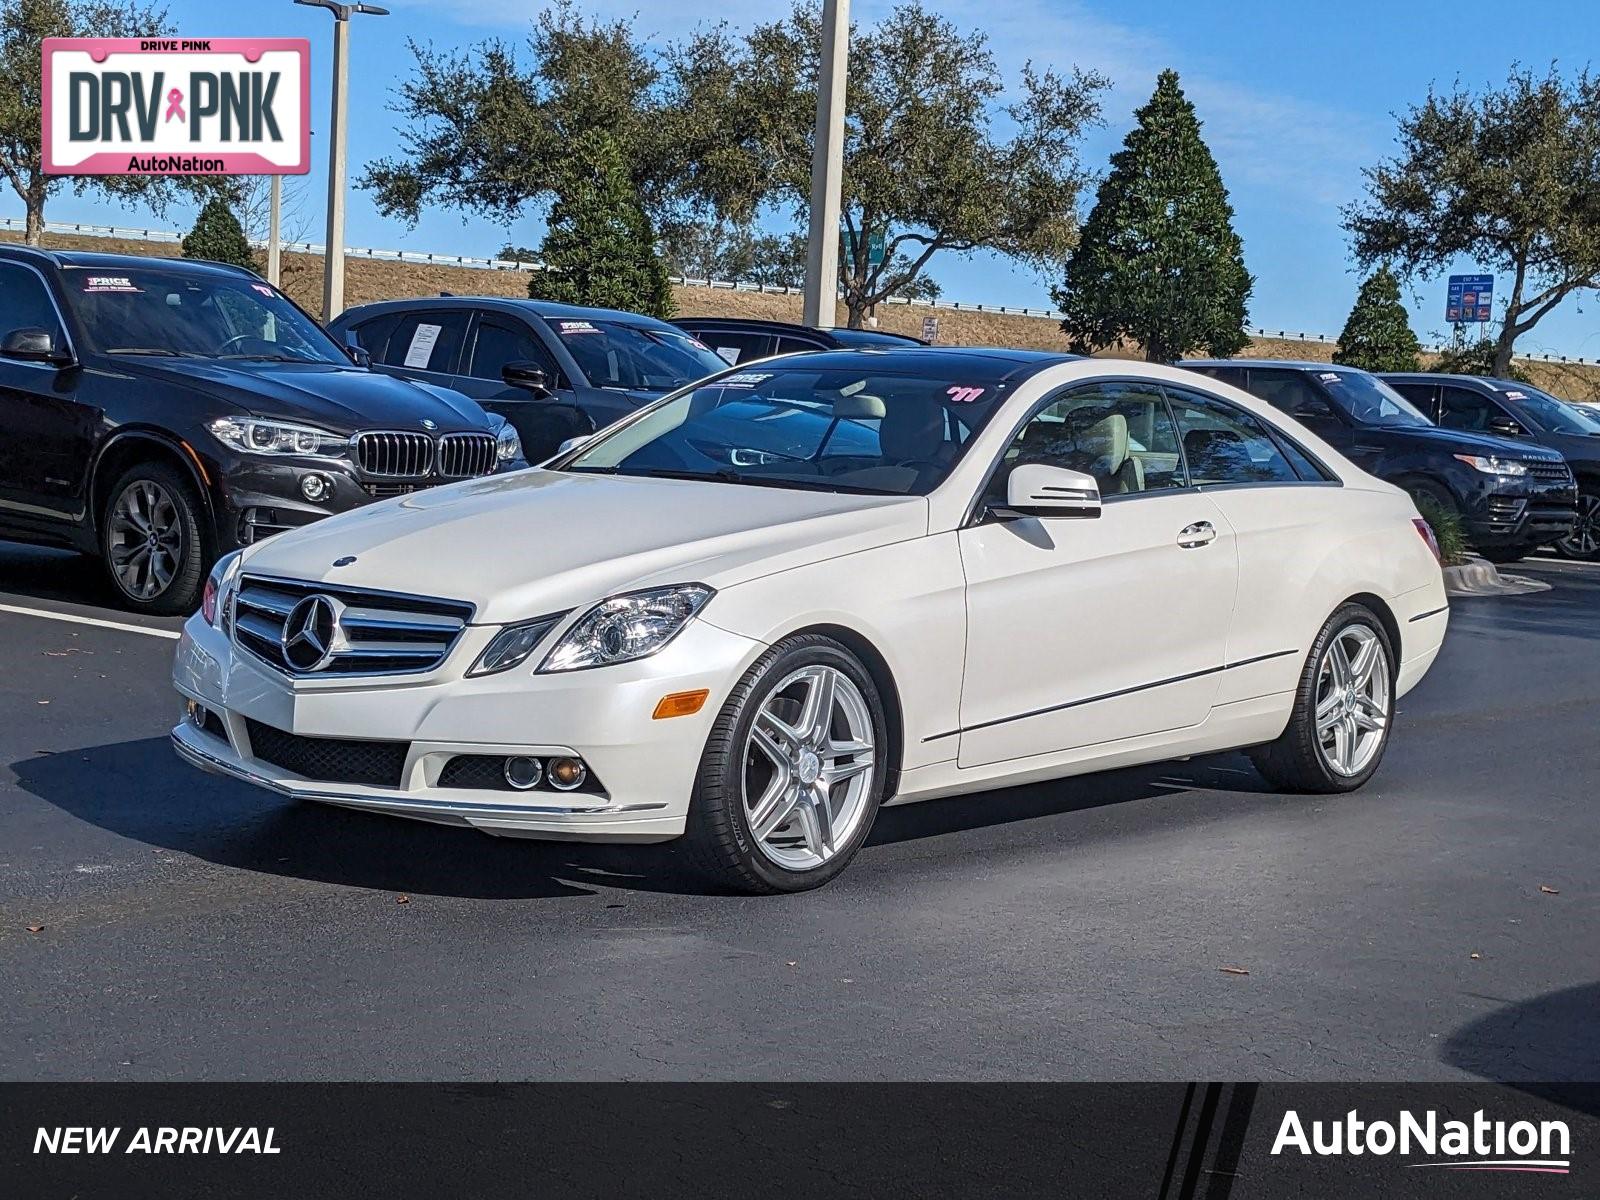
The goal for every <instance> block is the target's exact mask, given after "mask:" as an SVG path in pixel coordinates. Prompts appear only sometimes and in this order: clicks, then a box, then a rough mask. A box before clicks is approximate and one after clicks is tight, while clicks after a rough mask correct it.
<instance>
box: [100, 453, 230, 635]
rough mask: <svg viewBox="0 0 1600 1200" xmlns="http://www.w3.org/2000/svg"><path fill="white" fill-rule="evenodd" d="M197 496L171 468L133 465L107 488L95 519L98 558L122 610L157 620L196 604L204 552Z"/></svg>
mask: <svg viewBox="0 0 1600 1200" xmlns="http://www.w3.org/2000/svg"><path fill="white" fill-rule="evenodd" d="M202 528H203V527H202V525H201V510H200V500H199V497H198V496H196V495H195V491H194V488H193V486H192V485H191V484H190V483H189V481H188V480H187V479H185V478H184V477H183V476H182V475H181V474H179V473H178V472H177V471H175V470H174V469H173V468H171V467H169V466H167V465H166V464H165V463H160V462H146V463H138V464H136V465H135V466H133V467H130V468H129V469H128V470H126V471H124V472H123V473H122V475H121V476H119V477H118V479H117V481H116V482H115V483H114V484H112V485H111V490H110V492H109V493H108V499H107V501H106V507H105V511H104V512H103V513H101V514H100V553H101V557H102V560H103V561H104V563H105V567H106V574H107V575H108V576H109V577H110V579H111V585H112V587H114V588H115V589H116V591H117V595H118V597H119V598H120V599H121V601H122V603H123V605H124V606H125V607H127V608H130V609H132V610H133V611H135V612H142V613H150V614H152V615H158V616H174V615H186V614H188V613H192V612H193V611H194V610H195V609H196V608H197V607H199V604H200V589H201V587H202V586H203V585H204V582H205V574H206V553H205V541H204V537H203V535H202Z"/></svg>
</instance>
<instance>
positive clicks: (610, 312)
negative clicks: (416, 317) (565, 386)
mask: <svg viewBox="0 0 1600 1200" xmlns="http://www.w3.org/2000/svg"><path fill="white" fill-rule="evenodd" d="M417 308H428V309H434V310H438V309H453V308H468V309H471V308H486V309H492V310H494V311H496V312H507V313H512V312H519V313H524V314H528V313H531V314H532V315H534V316H536V317H543V318H546V319H551V320H567V321H611V322H615V323H617V324H621V325H635V326H643V327H644V328H647V329H662V330H668V331H671V332H674V333H676V332H680V331H679V330H678V329H677V327H676V326H673V325H670V324H668V323H667V322H666V321H658V320H657V319H656V318H655V317H647V316H645V315H644V314H643V313H635V312H624V311H623V310H621V309H617V308H586V307H583V306H581V305H576V304H557V303H555V302H554V301H551V300H523V299H518V298H517V297H515V296H456V295H449V296H446V295H438V296H408V297H406V298H404V299H400V300H376V301H374V302H372V303H371V304H361V305H357V306H356V307H354V308H350V309H346V310H345V311H344V312H343V313H341V314H340V318H341V319H342V318H344V317H347V316H350V315H352V314H359V315H363V316H372V315H376V314H379V313H386V312H405V311H407V310H408V309H417Z"/></svg>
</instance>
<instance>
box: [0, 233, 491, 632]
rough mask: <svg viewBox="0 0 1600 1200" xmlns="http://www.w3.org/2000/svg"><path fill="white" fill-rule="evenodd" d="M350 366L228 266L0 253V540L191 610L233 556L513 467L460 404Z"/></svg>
mask: <svg viewBox="0 0 1600 1200" xmlns="http://www.w3.org/2000/svg"><path fill="white" fill-rule="evenodd" d="M360 357H362V356H359V355H355V356H353V355H352V354H351V353H350V352H348V351H346V350H345V349H344V348H343V347H342V346H340V345H339V344H338V343H337V342H335V341H334V340H333V339H332V338H330V337H329V336H328V334H327V333H326V332H324V331H323V329H322V327H321V326H319V325H318V324H317V323H316V322H315V321H313V320H312V319H311V318H310V317H308V316H307V315H306V314H305V313H304V312H302V311H301V310H300V309H299V308H297V307H296V306H295V304H294V302H293V301H291V300H290V299H289V298H288V297H286V296H285V295H284V294H283V293H282V292H280V291H278V290H277V289H276V288H274V287H272V286H271V285H270V284H268V283H266V282H265V281H264V280H262V279H261V278H260V277H259V276H257V275H255V274H253V273H252V272H250V271H246V270H244V269H242V268H239V267H232V266H225V265H222V264H218V263H204V262H193V261H188V260H183V259H162V258H154V259H152V258H139V257H134V256H131V255H112V254H92V253H80V252H77V251H72V252H68V251H46V250H37V249H31V248H27V247H22V246H4V247H0V537H4V538H9V539H13V540H17V541H26V542H37V543H43V544H46V545H60V546H67V547H71V548H75V549H78V550H81V551H83V552H85V553H89V554H94V555H98V556H99V557H100V558H101V559H102V560H103V561H104V563H105V565H106V570H107V574H108V575H109V577H110V580H111V583H112V584H113V586H114V587H115V588H116V591H117V593H118V595H119V597H120V598H121V599H122V601H123V602H124V603H125V604H126V606H127V607H129V608H132V609H135V610H138V611H143V612H149V613H183V612H192V611H194V609H195V607H196V605H197V604H198V603H199V600H200V592H201V588H202V586H203V584H204V581H205V578H206V573H207V571H208V570H209V569H210V566H211V563H212V562H213V561H214V560H215V559H216V558H218V557H219V556H220V555H222V554H224V553H226V552H227V551H229V550H232V549H234V548H236V547H238V546H242V545H246V544H248V543H251V542H254V541H258V540H260V539H261V538H263V537H266V536H267V535H269V534H272V533H276V532H278V531H279V530H283V529H289V528H292V527H294V526H297V525H304V524H307V523H308V522H311V521H315V520H317V519H318V518H320V517H324V516H327V515H329V514H331V513H336V512H343V511H344V510H346V509H351V508H355V507H357V506H358V505H362V504H367V503H370V502H371V501H373V500H375V499H379V498H382V497H386V496H394V495H400V494H404V493H406V492H410V491H414V490H416V489H417V488H422V487H428V486H430V485H432V484H436V483H441V482H444V481H446V480H453V479H466V478H470V477H472V476H477V475H487V474H489V473H491V472H493V471H496V470H498V469H504V468H506V467H509V466H520V465H523V464H522V462H521V451H520V449H519V447H518V444H517V440H516V436H515V431H513V430H510V429H508V428H507V427H506V426H505V423H504V422H503V421H498V420H497V419H495V418H492V417H490V416H489V415H488V414H486V413H485V412H484V411H483V410H482V409H481V408H479V407H478V406H477V405H476V404H474V403H473V402H472V401H471V400H469V399H468V398H467V397H465V396H463V395H461V394H459V393H457V392H452V391H449V390H448V389H445V388H439V387H431V386H429V385H427V384H424V383H417V382H413V381H410V380H402V379H392V378H388V377H386V376H384V375H379V374H376V373H374V372H372V371H369V370H367V369H366V368H365V367H364V366H362V365H360V363H359V362H358V361H356V360H357V359H358V358H360Z"/></svg>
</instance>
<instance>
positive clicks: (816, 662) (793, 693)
mask: <svg viewBox="0 0 1600 1200" xmlns="http://www.w3.org/2000/svg"><path fill="white" fill-rule="evenodd" d="M885 729H886V722H885V718H884V709H883V702H882V699H881V697H880V696H879V695H878V689H877V687H876V685H875V684H874V683H873V681H872V676H871V675H870V674H869V673H868V672H867V670H866V668H865V667H864V666H862V664H861V662H860V660H859V659H857V658H856V656H855V655H853V654H852V653H850V651H849V650H847V649H845V647H843V646H841V645H840V644H839V643H837V642H835V641H832V640H831V639H829V638H825V637H821V636H817V635H802V636H799V637H794V638H790V639H789V640H787V641H784V642H780V643H779V644H778V645H776V646H774V647H773V648H772V649H771V650H769V651H768V652H767V653H766V654H764V655H762V657H761V658H760V659H759V660H757V662H756V663H755V665H754V666H752V667H751V668H750V670H749V671H748V672H746V673H745V676H744V678H743V679H741V680H740V681H739V683H738V685H737V686H736V687H735V688H734V690H733V694H732V695H731V696H730V697H729V698H728V701H727V703H726V704H725V705H724V706H723V708H722V712H721V713H720V714H719V715H718V717H717V721H716V724H715V725H714V726H713V727H712V731H711V736H710V738H709V739H708V740H707V743H706V749H705V754H704V756H703V758H702V760H701V764H700V774H699V777H698V780H697V783H696V787H695V794H694V797H693V800H692V802H691V804H690V809H689V828H688V833H687V838H688V846H689V850H690V853H691V855H692V857H693V859H694V861H695V865H696V866H697V867H699V868H700V869H701V871H702V873H704V874H707V875H709V876H711V877H712V878H713V879H714V881H715V882H717V883H718V884H720V885H722V886H724V887H728V888H731V889H733V890H736V891H742V892H750V893H757V894H764V893H765V894H770V893H775V892H799V891H805V890H807V889H809V888H814V887H820V886H821V885H822V884H824V883H826V882H828V880H830V879H832V878H833V877H834V876H835V875H837V874H839V872H840V871H842V870H844V868H845V866H846V864H847V863H849V861H850V859H851V858H852V857H853V856H854V855H855V853H856V851H857V850H859V849H860V848H861V844H862V843H863V842H865V841H866V839H867V834H868V833H869V832H871V829H872V822H873V820H874V818H875V817H876V816H877V813H878V806H879V804H880V803H881V802H882V799H883V789H884V781H885V779H886V777H887V773H888V756H887V754H886V745H887V743H886V739H885Z"/></svg>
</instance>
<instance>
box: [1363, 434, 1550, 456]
mask: <svg viewBox="0 0 1600 1200" xmlns="http://www.w3.org/2000/svg"><path fill="white" fill-rule="evenodd" d="M1371 432H1378V433H1382V434H1384V435H1387V436H1389V437H1392V438H1396V439H1403V440H1405V441H1408V442H1416V443H1421V444H1422V445H1426V446H1433V447H1437V448H1438V449H1440V450H1444V451H1448V452H1450V453H1455V454H1477V455H1482V456H1485V457H1487V456H1489V455H1496V456H1498V457H1500V458H1542V459H1547V460H1549V461H1551V462H1558V461H1560V459H1561V455H1560V454H1558V453H1556V452H1555V451H1554V450H1549V449H1546V448H1545V447H1543V446H1540V445H1537V444H1536V443H1534V442H1517V441H1512V440H1511V439H1510V438H1499V437H1494V436H1492V435H1490V434H1487V433H1466V432H1464V431H1462V430H1460V429H1442V428H1440V427H1439V426H1437V425H1388V426H1384V425H1376V426H1372V427H1370V428H1369V429H1363V430H1358V431H1357V433H1356V437H1357V439H1358V440H1359V439H1360V438H1361V437H1363V436H1365V435H1366V434H1368V433H1371Z"/></svg>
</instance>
